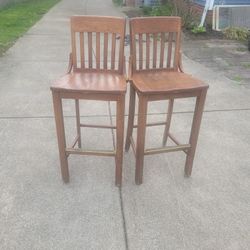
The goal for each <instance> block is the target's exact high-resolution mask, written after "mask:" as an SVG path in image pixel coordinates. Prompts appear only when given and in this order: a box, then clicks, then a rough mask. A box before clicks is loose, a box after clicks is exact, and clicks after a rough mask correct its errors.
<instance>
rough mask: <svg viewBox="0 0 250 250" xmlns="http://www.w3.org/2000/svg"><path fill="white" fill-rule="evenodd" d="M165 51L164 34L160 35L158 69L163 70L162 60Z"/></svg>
mask: <svg viewBox="0 0 250 250" xmlns="http://www.w3.org/2000/svg"><path fill="white" fill-rule="evenodd" d="M164 51H165V33H163V32H162V33H161V52H160V68H163V58H164Z"/></svg>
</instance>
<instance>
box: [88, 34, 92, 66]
mask: <svg viewBox="0 0 250 250" xmlns="http://www.w3.org/2000/svg"><path fill="white" fill-rule="evenodd" d="M88 48H89V68H90V69H92V32H88Z"/></svg>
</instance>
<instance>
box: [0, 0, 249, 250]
mask: <svg viewBox="0 0 250 250" xmlns="http://www.w3.org/2000/svg"><path fill="white" fill-rule="evenodd" d="M74 14H96V15H114V16H122V15H123V14H122V13H121V12H120V11H119V9H118V8H115V7H114V6H113V4H112V0H91V1H88V0H81V1H80V0H75V1H70V0H62V1H61V2H60V3H59V4H57V5H56V6H55V7H54V8H52V9H51V10H50V12H49V13H47V14H46V15H45V16H44V18H43V19H42V20H40V21H39V22H38V23H37V24H36V25H35V26H33V27H32V28H31V29H30V30H29V31H28V32H27V33H26V34H25V35H24V36H23V37H22V38H20V39H19V40H18V41H17V43H16V44H15V45H14V46H13V47H12V48H10V49H9V50H8V52H7V53H6V55H4V56H3V57H1V58H0V111H1V112H0V141H1V144H0V152H1V154H0V158H1V159H0V189H1V192H0V249H3V250H9V249H25V250H29V249H46V250H47V249H60V250H61V249H115V250H117V249H119V250H120V249H129V250H138V249H149V250H152V249H162V250H165V249H169V250H174V249H176V250H182V249H183V250H191V249H192V250H193V249H195V250H200V249H203V250H212V249H216V250H217V249H220V250H228V249H232V250H236V249H237V250H238V249H242V250H246V249H249V246H250V237H249V231H250V226H249V225H250V194H249V189H250V181H249V178H250V168H249V166H250V153H249V150H250V131H249V130H250V129H249V128H250V100H249V96H250V89H249V88H244V87H242V86H239V85H236V84H235V83H234V82H233V81H231V80H229V79H227V78H226V77H224V76H222V75H221V74H219V73H217V72H214V71H213V70H211V69H209V68H206V67H204V66H203V65H201V64H199V63H197V62H195V61H192V60H191V59H189V58H187V57H184V67H185V70H186V72H189V73H192V74H193V75H195V76H197V77H199V78H201V79H204V80H205V81H207V82H208V83H209V84H210V89H209V92H208V98H207V102H206V107H205V113H204V116H203V121H202V128H201V132H200V137H199V143H198V149H197V154H196V158H195V163H194V169H193V174H192V177H191V178H184V176H183V172H184V169H183V168H184V161H185V157H184V155H183V154H182V153H181V152H179V153H171V154H164V155H158V156H150V157H147V158H146V159H145V165H144V166H145V167H144V169H145V170H144V183H143V184H142V185H140V186H137V185H135V184H134V164H135V161H134V156H133V154H132V152H131V151H130V152H129V153H126V154H125V156H124V168H123V169H124V170H123V186H122V189H118V188H116V187H115V185H114V169H115V167H114V160H113V159H111V158H101V157H82V156H74V157H71V158H70V161H69V166H70V176H71V181H70V183H69V184H67V185H65V184H63V183H62V181H61V177H60V171H59V159H58V148H57V141H56V132H55V124H54V117H53V107H52V99H51V93H50V90H49V86H50V83H51V81H52V80H53V79H55V78H57V77H58V76H60V75H62V74H63V72H65V70H66V67H67V61H68V53H69V51H70V36H69V35H70V33H69V17H70V16H71V15H74ZM193 104H194V102H193V100H191V101H190V100H188V101H182V102H181V101H179V102H177V104H176V107H175V114H174V119H173V123H174V124H173V125H172V127H171V129H172V131H173V132H176V133H177V134H178V135H179V136H182V137H183V138H184V139H186V138H187V137H188V134H189V130H188V129H187V128H188V126H189V124H190V122H191V118H192V110H193ZM82 107H83V108H82V113H81V116H82V117H81V118H82V120H83V121H84V120H86V121H89V122H90V121H95V122H103V123H107V122H109V115H108V114H109V112H108V111H109V105H108V104H107V105H103V103H99V102H87V103H84V104H83V106H82ZM64 108H65V115H66V119H65V123H66V129H67V132H68V133H67V134H68V135H70V133H69V131H71V132H72V131H75V118H74V113H73V102H65V106H64ZM166 109H167V107H166V102H157V103H154V104H152V105H150V107H149V112H150V113H151V115H150V118H149V119H152V120H160V119H164V117H165V116H164V114H165V112H166ZM111 111H112V114H113V115H114V114H115V113H114V107H113V106H112V105H111ZM162 133H163V130H162V128H154V129H148V131H147V136H148V137H147V145H160V143H161V137H162ZM83 134H84V144H85V145H93V147H100V148H101V147H111V146H112V133H111V131H110V132H107V131H102V130H95V129H92V130H90V129H89V130H87V131H85V132H83ZM71 138H72V133H71ZM99 138H102V140H100V139H99ZM107 143H108V144H107Z"/></svg>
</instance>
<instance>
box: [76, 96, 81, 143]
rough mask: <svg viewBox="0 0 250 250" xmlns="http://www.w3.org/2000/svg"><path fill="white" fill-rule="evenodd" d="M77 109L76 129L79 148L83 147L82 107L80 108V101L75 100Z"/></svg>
mask: <svg viewBox="0 0 250 250" xmlns="http://www.w3.org/2000/svg"><path fill="white" fill-rule="evenodd" d="M75 107H76V129H77V135H78V136H79V139H78V147H79V148H81V147H82V139H81V127H80V107H79V100H78V99H76V100H75Z"/></svg>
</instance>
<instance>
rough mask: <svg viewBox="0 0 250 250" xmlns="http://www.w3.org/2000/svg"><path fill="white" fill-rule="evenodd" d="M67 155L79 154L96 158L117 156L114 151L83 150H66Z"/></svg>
mask: <svg viewBox="0 0 250 250" xmlns="http://www.w3.org/2000/svg"><path fill="white" fill-rule="evenodd" d="M65 152H66V154H67V155H68V156H69V155H70V154H79V155H96V156H115V155H116V151H114V150H83V149H80V148H66V150H65Z"/></svg>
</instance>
